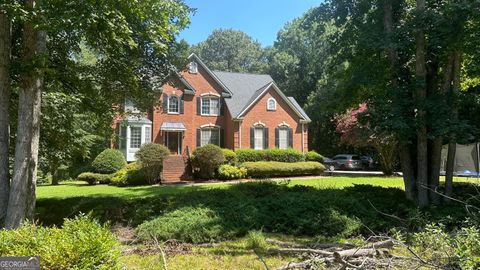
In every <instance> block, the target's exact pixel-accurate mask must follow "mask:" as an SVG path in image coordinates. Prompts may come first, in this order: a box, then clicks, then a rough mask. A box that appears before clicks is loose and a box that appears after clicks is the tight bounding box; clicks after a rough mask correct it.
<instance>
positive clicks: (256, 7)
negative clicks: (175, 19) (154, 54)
mask: <svg viewBox="0 0 480 270" xmlns="http://www.w3.org/2000/svg"><path fill="white" fill-rule="evenodd" d="M185 2H186V3H187V5H188V6H190V7H192V8H196V9H197V10H196V12H195V14H194V15H192V16H191V20H192V23H191V24H190V26H189V28H188V29H185V30H183V31H182V32H181V33H180V39H182V38H183V39H185V40H186V41H187V42H188V43H189V44H197V43H199V42H201V41H204V40H205V39H207V37H208V35H209V34H210V33H211V32H212V31H213V30H214V29H216V28H233V29H236V30H241V31H243V32H245V33H247V34H248V35H249V36H251V37H252V38H253V39H255V40H258V41H259V42H260V43H261V44H262V46H268V45H273V42H274V41H275V40H276V38H277V33H278V31H279V30H280V29H281V28H282V27H283V26H284V25H285V23H287V22H289V21H291V20H293V19H295V18H297V17H300V16H301V15H302V14H303V13H305V12H306V11H307V10H308V9H309V8H311V7H316V6H318V5H320V3H321V2H322V1H321V0H223V1H222V0H186V1H185Z"/></svg>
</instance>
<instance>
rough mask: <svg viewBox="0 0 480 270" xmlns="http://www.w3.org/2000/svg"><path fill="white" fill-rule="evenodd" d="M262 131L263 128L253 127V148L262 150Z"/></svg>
mask: <svg viewBox="0 0 480 270" xmlns="http://www.w3.org/2000/svg"><path fill="white" fill-rule="evenodd" d="M264 139H265V138H264V131H263V128H255V131H254V149H256V150H262V149H263V146H264V141H263V140H264Z"/></svg>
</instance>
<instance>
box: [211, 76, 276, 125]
mask: <svg viewBox="0 0 480 270" xmlns="http://www.w3.org/2000/svg"><path fill="white" fill-rule="evenodd" d="M213 73H215V75H216V76H217V77H218V79H219V80H221V81H222V82H223V84H225V86H226V87H228V90H230V91H231V92H232V98H226V99H225V103H226V104H227V107H228V109H229V110H230V113H231V114H232V116H233V117H236V116H238V115H239V114H240V112H241V111H242V110H243V109H244V108H245V107H246V106H247V105H248V104H250V103H251V102H252V101H253V99H254V97H255V96H256V95H255V94H256V93H257V95H258V94H259V93H261V90H262V88H263V87H265V86H266V85H268V84H269V83H271V82H272V81H273V79H272V77H270V75H264V74H246V73H235V72H224V71H213Z"/></svg>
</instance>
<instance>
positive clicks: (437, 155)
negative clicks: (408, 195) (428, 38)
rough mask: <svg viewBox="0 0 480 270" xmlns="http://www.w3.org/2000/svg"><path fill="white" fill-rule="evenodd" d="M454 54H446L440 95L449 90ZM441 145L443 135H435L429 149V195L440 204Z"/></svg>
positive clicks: (439, 90)
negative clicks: (437, 190) (438, 188)
mask: <svg viewBox="0 0 480 270" xmlns="http://www.w3.org/2000/svg"><path fill="white" fill-rule="evenodd" d="M453 62H454V54H453V53H451V54H450V55H449V56H448V60H447V63H446V65H445V71H444V74H443V75H444V78H443V85H442V87H441V88H440V89H438V90H437V92H438V93H439V94H440V95H445V94H446V93H448V91H449V90H450V87H451V85H452V73H453V64H454V63H453ZM442 146H443V136H437V137H436V138H435V139H434V140H433V142H432V144H431V149H430V176H429V177H430V178H429V187H430V190H429V196H430V199H431V200H432V203H433V204H436V205H438V204H440V196H439V195H438V193H436V192H435V191H436V189H437V187H438V186H439V185H440V167H441V166H440V165H441V163H442Z"/></svg>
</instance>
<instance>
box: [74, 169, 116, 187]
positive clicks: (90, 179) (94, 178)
mask: <svg viewBox="0 0 480 270" xmlns="http://www.w3.org/2000/svg"><path fill="white" fill-rule="evenodd" d="M112 177H113V174H104V173H92V172H84V173H81V174H80V175H78V176H77V180H78V181H85V182H87V183H88V184H89V185H96V184H110V182H111V181H112Z"/></svg>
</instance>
